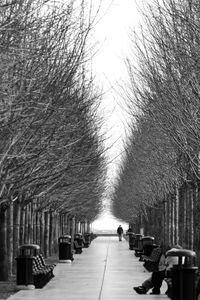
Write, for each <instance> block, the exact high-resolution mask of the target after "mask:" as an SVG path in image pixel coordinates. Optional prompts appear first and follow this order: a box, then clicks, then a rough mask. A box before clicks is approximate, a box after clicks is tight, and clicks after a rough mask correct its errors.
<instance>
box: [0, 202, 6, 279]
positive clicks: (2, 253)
mask: <svg viewBox="0 0 200 300" xmlns="http://www.w3.org/2000/svg"><path fill="white" fill-rule="evenodd" d="M6 233H7V227H6V209H5V208H3V207H0V281H7V280H8V257H7V251H6V250H7V244H6V239H7V234H6Z"/></svg>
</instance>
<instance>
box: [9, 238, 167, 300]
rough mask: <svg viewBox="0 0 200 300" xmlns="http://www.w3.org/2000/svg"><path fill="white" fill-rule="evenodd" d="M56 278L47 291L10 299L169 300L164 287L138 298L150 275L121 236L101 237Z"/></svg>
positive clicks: (57, 271) (61, 266)
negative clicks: (142, 284)
mask: <svg viewBox="0 0 200 300" xmlns="http://www.w3.org/2000/svg"><path fill="white" fill-rule="evenodd" d="M54 274H55V277H54V278H53V279H52V280H51V281H50V282H49V283H48V284H47V285H46V286H45V287H44V288H43V289H35V290H23V291H19V292H17V293H16V294H15V295H12V296H11V297H9V300H23V299H27V300H33V299H34V300H36V299H37V300H63V299H66V300H128V299H131V300H144V299H146V300H156V299H159V300H163V299H165V300H166V299H169V298H168V297H167V296H166V295H165V294H164V292H165V290H166V284H165V283H164V284H163V287H162V294H161V295H138V294H136V292H135V291H134V290H133V286H137V285H140V284H141V282H142V281H143V280H145V279H146V278H147V277H148V276H149V275H150V273H148V272H145V271H144V268H143V267H142V262H139V261H138V258H136V257H135V256H134V251H130V250H129V249H128V243H127V242H126V241H125V240H123V241H122V242H119V241H118V239H117V237H98V238H97V239H95V240H94V241H93V242H92V244H91V245H90V247H89V248H84V249H83V253H82V254H76V255H74V262H73V263H72V264H67V263H58V264H57V266H56V267H55V269H54Z"/></svg>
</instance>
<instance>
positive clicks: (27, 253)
mask: <svg viewBox="0 0 200 300" xmlns="http://www.w3.org/2000/svg"><path fill="white" fill-rule="evenodd" d="M39 252H40V246H39V245H36V244H26V245H22V246H20V247H19V255H18V256H17V258H16V261H17V272H16V285H17V288H19V289H34V288H35V285H34V279H33V256H36V255H38V254H39Z"/></svg>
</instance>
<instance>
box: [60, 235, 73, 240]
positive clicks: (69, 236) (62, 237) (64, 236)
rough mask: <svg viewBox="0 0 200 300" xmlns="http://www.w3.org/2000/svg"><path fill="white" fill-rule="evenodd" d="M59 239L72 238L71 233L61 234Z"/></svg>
mask: <svg viewBox="0 0 200 300" xmlns="http://www.w3.org/2000/svg"><path fill="white" fill-rule="evenodd" d="M59 239H71V235H69V234H66V235H61V236H60V237H59Z"/></svg>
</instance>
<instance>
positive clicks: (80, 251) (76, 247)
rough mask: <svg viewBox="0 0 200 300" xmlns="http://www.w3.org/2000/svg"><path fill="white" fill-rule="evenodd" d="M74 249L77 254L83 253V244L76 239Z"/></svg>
mask: <svg viewBox="0 0 200 300" xmlns="http://www.w3.org/2000/svg"><path fill="white" fill-rule="evenodd" d="M74 250H75V253H76V254H81V253H82V245H80V244H79V243H78V242H77V241H76V240H75V241H74Z"/></svg>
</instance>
